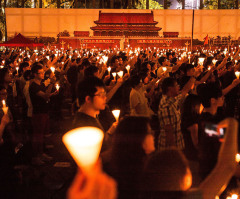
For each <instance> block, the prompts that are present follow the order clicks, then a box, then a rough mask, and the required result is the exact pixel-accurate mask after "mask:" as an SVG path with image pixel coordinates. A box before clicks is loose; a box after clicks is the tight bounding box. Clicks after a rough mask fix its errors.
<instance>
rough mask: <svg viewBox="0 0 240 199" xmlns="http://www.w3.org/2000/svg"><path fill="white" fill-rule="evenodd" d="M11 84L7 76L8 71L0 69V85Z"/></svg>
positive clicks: (8, 75)
mask: <svg viewBox="0 0 240 199" xmlns="http://www.w3.org/2000/svg"><path fill="white" fill-rule="evenodd" d="M11 82H12V78H11V76H10V74H9V70H8V69H7V68H2V69H0V84H1V85H8V84H9V83H11Z"/></svg>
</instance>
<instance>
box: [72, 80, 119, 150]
mask: <svg viewBox="0 0 240 199" xmlns="http://www.w3.org/2000/svg"><path fill="white" fill-rule="evenodd" d="M77 96H78V103H79V106H80V108H79V110H78V112H77V113H76V115H75V118H74V121H73V128H77V127H83V126H93V127H97V128H99V129H101V130H103V132H105V130H104V128H103V127H102V125H101V123H100V122H99V120H98V115H99V113H100V111H101V110H104V109H105V107H106V103H107V93H106V91H105V85H104V83H103V81H102V80H100V79H99V78H97V77H92V78H86V79H84V80H83V81H81V82H80V83H79V85H78V89H77ZM115 128H116V123H113V125H112V126H111V127H110V128H109V129H108V130H107V131H106V133H105V141H106V145H107V142H108V141H107V140H108V139H109V136H111V135H112V134H113V133H114V131H115ZM104 147H105V145H104Z"/></svg>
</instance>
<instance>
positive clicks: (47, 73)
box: [44, 69, 52, 80]
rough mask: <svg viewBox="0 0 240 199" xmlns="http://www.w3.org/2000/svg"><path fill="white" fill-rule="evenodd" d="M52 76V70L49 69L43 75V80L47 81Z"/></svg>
mask: <svg viewBox="0 0 240 199" xmlns="http://www.w3.org/2000/svg"><path fill="white" fill-rule="evenodd" d="M51 74H52V70H51V69H48V70H47V71H46V72H45V73H44V80H47V79H49V78H50V76H51Z"/></svg>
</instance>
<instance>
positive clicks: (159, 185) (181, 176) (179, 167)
mask: <svg viewBox="0 0 240 199" xmlns="http://www.w3.org/2000/svg"><path fill="white" fill-rule="evenodd" d="M143 181H144V182H145V189H146V190H148V191H186V190H187V189H189V188H190V187H191V184H192V175H191V171H190V169H189V166H188V161H187V159H186V158H185V156H184V155H183V153H182V152H181V151H179V150H177V149H167V150H164V151H160V152H158V153H156V154H155V155H153V156H152V157H151V158H150V160H149V162H148V165H147V167H146V171H145V176H144V180H143Z"/></svg>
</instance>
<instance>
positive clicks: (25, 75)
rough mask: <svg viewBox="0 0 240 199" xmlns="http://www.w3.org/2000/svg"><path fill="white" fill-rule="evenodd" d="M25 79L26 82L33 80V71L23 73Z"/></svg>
mask: <svg viewBox="0 0 240 199" xmlns="http://www.w3.org/2000/svg"><path fill="white" fill-rule="evenodd" d="M23 78H24V79H25V80H26V81H28V80H30V79H32V71H31V70H26V71H25V72H24V73H23Z"/></svg>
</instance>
